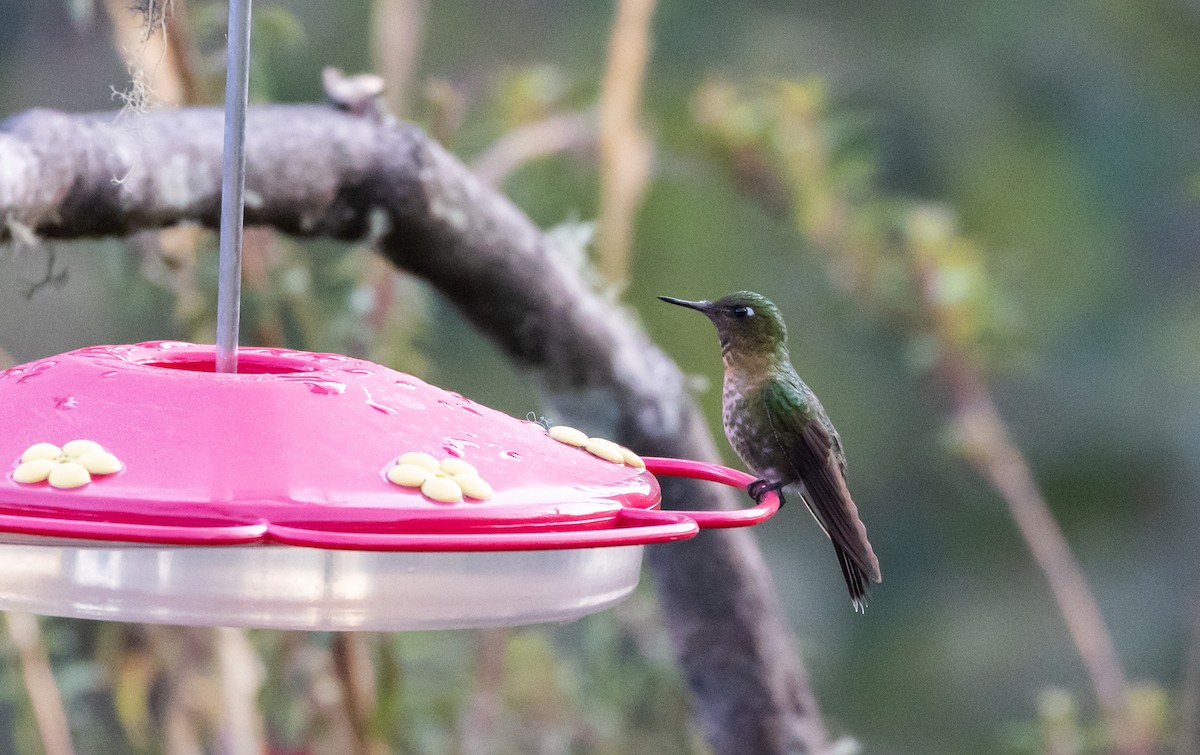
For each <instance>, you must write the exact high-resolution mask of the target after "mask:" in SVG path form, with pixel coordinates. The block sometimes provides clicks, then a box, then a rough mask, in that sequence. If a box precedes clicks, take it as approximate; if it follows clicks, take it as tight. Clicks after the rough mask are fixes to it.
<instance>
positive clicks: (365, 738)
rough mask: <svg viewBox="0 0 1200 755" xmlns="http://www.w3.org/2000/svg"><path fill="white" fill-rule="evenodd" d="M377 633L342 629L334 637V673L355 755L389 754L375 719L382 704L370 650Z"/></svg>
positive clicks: (332, 651) (332, 650) (332, 649)
mask: <svg viewBox="0 0 1200 755" xmlns="http://www.w3.org/2000/svg"><path fill="white" fill-rule="evenodd" d="M374 638H375V635H370V634H362V633H358V632H339V633H338V634H336V635H335V636H334V638H333V645H332V648H331V651H330V652H331V653H332V655H333V669H334V675H335V677H336V678H337V680H338V683H339V685H340V686H341V693H342V694H341V698H342V708H343V710H344V711H345V716H346V720H347V721H349V722H350V728H351V730H352V731H353V733H354V755H386V753H387V752H388V746H387V742H385V741H384V740H382V739H380V737H379V734H378V732H376V731H375V728H374V726H373V722H374V719H375V712H376V710H377V709H378V707H379V691H378V688H377V686H376V683H375V665H374V662H373V661H372V653H371V650H372V648H373V646H374Z"/></svg>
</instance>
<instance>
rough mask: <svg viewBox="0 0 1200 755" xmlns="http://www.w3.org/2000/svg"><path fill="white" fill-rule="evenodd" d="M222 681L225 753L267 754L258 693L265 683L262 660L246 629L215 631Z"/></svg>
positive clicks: (222, 729)
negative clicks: (251, 643)
mask: <svg viewBox="0 0 1200 755" xmlns="http://www.w3.org/2000/svg"><path fill="white" fill-rule="evenodd" d="M212 631H213V633H214V638H213V640H214V642H215V644H216V656H217V662H218V668H219V670H220V680H221V700H222V701H223V703H224V709H223V711H222V713H223V715H222V720H221V729H220V741H221V744H222V745H223V750H224V751H225V752H236V753H258V752H266V742H265V741H264V739H263V722H262V718H261V716H260V715H259V712H258V690H259V688H260V687H261V686H262V682H263V667H262V660H261V659H259V657H258V653H256V652H255V650H254V648H253V647H252V646H251V645H250V640H249V639H248V638H247V636H246V630H245V629H238V628H233V627H217V628H216V629H213V630H212Z"/></svg>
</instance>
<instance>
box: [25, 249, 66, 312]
mask: <svg viewBox="0 0 1200 755" xmlns="http://www.w3.org/2000/svg"><path fill="white" fill-rule="evenodd" d="M40 246H41V247H42V248H43V250H44V251H45V252H46V272H45V273H43V274H42V277H41V278H38V279H37V280H35V281H25V291H24V292H23V294H22V295H23V296H24V297H25V298H26V299H27V300H28V299H33V297H35V296H37V295H38V293H39V292H41V291H42V290H43V289H47V288H62V287H63V286H65V285H67V280H68V279H69V278H70V271H69V270H68V269H67V268H65V267H59V266H58V250H57V249H55V248H54V247H53V246H52V245H50V244H41V245H40Z"/></svg>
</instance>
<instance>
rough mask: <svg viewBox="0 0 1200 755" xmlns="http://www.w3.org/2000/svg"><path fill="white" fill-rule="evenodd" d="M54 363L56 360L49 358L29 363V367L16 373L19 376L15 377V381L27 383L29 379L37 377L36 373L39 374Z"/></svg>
mask: <svg viewBox="0 0 1200 755" xmlns="http://www.w3.org/2000/svg"><path fill="white" fill-rule="evenodd" d="M56 364H58V362H55V361H53V360H50V359H44V360H42V361H40V362H34V363H33V364H31V365H29V367H27V368H26V369H24V370H22V371H21V372H20V373H18V374H19V377H18V378H17V382H18V383H27V382H29V381H30V380H32V379H34V378H35V377H37V376H38V375H41V374H42V373H43V372H45V371H46V370H48V369H50V368H51V367H53V366H54V365H56Z"/></svg>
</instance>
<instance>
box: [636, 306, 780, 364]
mask: <svg viewBox="0 0 1200 755" xmlns="http://www.w3.org/2000/svg"><path fill="white" fill-rule="evenodd" d="M658 298H659V299H662V300H663V301H665V302H667V303H668V304H678V305H679V306H681V307H687V308H689V309H694V310H696V311H698V312H703V313H704V315H705V316H706V317H708V319H709V320H712V324H713V325H715V326H716V328H717V337H718V338H720V340H721V353H722V354H723V355H724V356H725V358H726V360H728V361H732V362H734V363H737V362H742V361H746V360H752V361H758V360H759V359H761V358H764V357H770V356H774V355H776V354H777V353H778V352H780V351H784V353H785V354H786V343H787V326H786V325H784V323H783V315H781V314H780V313H779V308H778V307H776V306H775V305H774V304H773V303H771V300H770V299H768V298H767V297H765V296H763V295H762V294H756V293H754V292H753V291H738V292H737V293H736V294H730V295H728V296H723V297H721V298H720V299H717V300H716V301H686V300H684V299H673V298H671V297H669V296H660V297H658Z"/></svg>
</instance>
